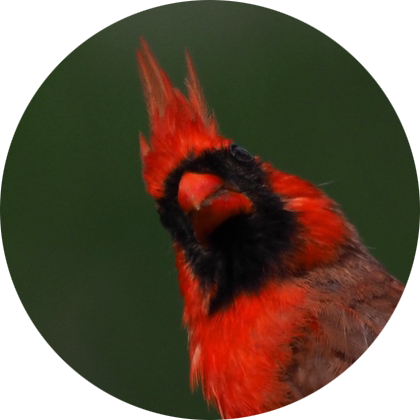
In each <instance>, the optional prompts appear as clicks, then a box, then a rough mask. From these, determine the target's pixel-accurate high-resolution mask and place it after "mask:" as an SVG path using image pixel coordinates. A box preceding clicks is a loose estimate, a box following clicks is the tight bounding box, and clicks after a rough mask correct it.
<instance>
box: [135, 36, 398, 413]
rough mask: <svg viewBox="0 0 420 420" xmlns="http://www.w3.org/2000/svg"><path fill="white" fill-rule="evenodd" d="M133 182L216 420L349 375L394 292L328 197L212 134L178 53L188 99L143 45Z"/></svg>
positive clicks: (278, 403)
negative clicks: (167, 260)
mask: <svg viewBox="0 0 420 420" xmlns="http://www.w3.org/2000/svg"><path fill="white" fill-rule="evenodd" d="M138 60H139V67H140V75H141V79H142V83H143V89H144V94H145V98H146V103H147V107H148V111H149V117H150V124H151V142H150V145H149V144H148V143H147V142H146V140H145V138H144V137H143V136H140V147H141V156H142V160H143V176H144V180H145V183H146V187H147V190H148V192H149V193H150V194H151V196H152V197H153V198H154V199H155V200H156V203H157V209H158V212H159V214H160V219H161V222H162V224H163V226H164V227H165V228H166V229H167V230H168V231H169V233H170V234H171V236H172V239H173V241H174V250H175V254H176V266H177V269H178V280H179V285H180V291H181V294H182V296H183V298H184V314H183V322H184V324H185V326H186V328H187V330H188V338H189V352H190V363H191V371H190V375H191V376H190V380H191V386H192V387H193V386H194V385H195V384H196V383H197V382H200V383H201V386H202V389H203V393H204V396H205V398H206V399H207V401H209V402H213V403H215V404H216V406H217V408H218V410H219V412H220V414H221V416H222V417H224V418H235V417H244V416H248V415H253V414H259V413H262V412H265V411H269V410H272V409H275V408H279V407H282V406H284V405H286V404H289V403H292V402H294V401H297V400H299V399H300V398H302V397H304V396H306V395H309V394H310V393H312V392H314V391H316V390H317V389H319V388H320V387H322V386H324V385H325V384H327V383H328V382H330V381H331V380H333V379H334V378H336V377H337V376H338V375H339V374H340V373H342V372H343V371H344V370H345V369H347V368H348V367H349V366H350V365H351V364H352V363H354V361H355V360H357V358H358V357H360V355H361V354H362V353H363V352H364V351H365V350H366V349H367V348H368V347H369V345H370V344H371V343H372V342H373V340H374V339H375V338H376V337H377V335H378V334H379V333H380V331H381V330H382V328H383V327H384V325H385V324H386V322H387V321H388V319H389V317H390V316H391V314H392V312H393V310H394V309H395V307H396V305H397V303H398V300H399V298H400V296H401V294H402V292H403V286H402V285H401V284H400V283H399V282H397V281H396V280H395V279H394V278H393V277H392V276H390V275H389V274H388V273H387V272H386V271H385V270H384V268H383V267H382V266H381V265H380V264H379V263H378V262H377V261H376V260H375V259H374V258H373V257H372V256H371V255H370V254H369V253H368V252H367V250H366V248H365V247H364V246H363V245H362V244H361V242H360V240H359V237H358V235H357V232H356V230H355V228H354V227H353V226H352V225H351V224H350V223H349V222H348V221H347V220H346V219H345V217H344V216H343V214H342V212H341V211H340V209H339V207H338V205H337V204H336V203H335V202H334V201H333V200H331V199H330V198H328V197H327V196H326V195H325V194H324V193H323V192H322V191H320V190H319V189H318V188H316V187H315V186H313V185H312V184H310V183H308V182H306V181H304V180H302V179H300V178H298V177H296V176H294V175H289V174H286V173H283V172H280V171H278V170H276V169H274V168H273V167H272V166H271V165H270V164H268V163H264V162H262V161H261V160H260V159H259V158H258V157H253V156H251V155H250V154H249V153H248V152H247V151H246V150H244V149H242V148H240V147H238V146H236V145H234V144H233V142H232V141H231V140H229V139H225V138H224V137H222V136H220V135H219V134H218V132H217V125H216V122H215V120H214V118H213V117H209V116H208V112H207V108H206V106H205V102H204V98H203V94H202V91H201V88H200V86H199V83H198V80H197V76H196V74H195V71H194V69H193V66H192V63H191V60H190V58H189V56H188V54H187V69H188V76H187V88H188V98H186V97H184V96H183V95H182V94H181V93H180V92H179V91H178V90H177V89H174V88H173V87H172V85H171V84H170V82H169V80H168V78H167V76H166V75H165V73H164V72H163V70H162V69H161V68H160V66H159V64H158V63H157V61H156V59H155V58H154V57H153V55H152V54H151V52H150V50H149V48H148V46H147V44H146V42H145V41H144V40H142V51H139V52H138Z"/></svg>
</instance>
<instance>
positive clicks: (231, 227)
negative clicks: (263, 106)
mask: <svg viewBox="0 0 420 420" xmlns="http://www.w3.org/2000/svg"><path fill="white" fill-rule="evenodd" d="M239 152H240V153H238V148H236V146H233V147H231V148H226V149H221V150H217V151H208V152H205V153H203V154H202V155H200V156H198V157H196V158H191V159H186V160H184V161H183V162H182V163H181V165H180V166H179V167H178V168H176V169H175V170H174V171H173V172H171V173H170V174H169V176H168V178H167V180H166V183H165V195H164V197H163V198H161V199H159V200H158V201H157V204H158V211H159V215H160V219H161V222H162V224H163V226H164V227H165V228H166V229H167V230H168V231H169V233H170V234H171V236H172V239H173V240H174V241H175V242H176V243H178V244H179V245H180V246H181V247H182V248H183V249H184V251H185V255H186V258H187V261H188V263H189V264H190V266H191V269H192V270H193V272H194V274H195V275H196V276H197V277H198V278H199V281H200V286H201V288H202V289H203V291H204V292H209V291H214V290H216V292H215V294H214V295H213V296H212V299H211V301H210V307H209V314H214V313H215V312H218V311H220V310H223V309H224V308H226V307H228V306H229V305H230V304H231V303H232V302H233V299H234V298H235V296H237V295H239V294H241V293H247V294H250V293H258V292H259V291H260V290H261V288H262V287H264V284H265V283H266V280H267V278H268V273H270V274H273V273H274V274H281V270H282V266H281V256H282V254H284V252H285V251H287V250H288V249H289V248H290V245H291V237H292V235H293V233H294V232H295V230H296V221H295V217H294V214H293V213H291V212H289V211H287V210H285V209H284V207H283V203H282V201H281V199H280V197H279V196H278V195H277V194H275V193H274V192H273V191H272V190H271V188H270V186H269V185H268V182H267V179H266V175H265V173H264V171H263V170H262V169H261V165H260V163H259V162H258V161H256V160H254V159H253V158H250V159H245V158H244V157H246V156H245V155H244V153H243V152H246V151H244V149H240V151H239ZM186 171H190V172H197V173H208V174H214V175H217V176H219V177H221V178H222V179H224V180H226V181H228V182H229V183H231V184H232V183H233V184H234V185H236V187H237V188H238V190H239V191H241V192H242V193H244V194H245V195H246V196H247V197H248V198H249V199H250V200H251V201H252V203H253V206H254V212H253V213H252V214H250V215H244V214H241V215H238V216H234V217H231V218H230V219H228V220H226V221H225V222H224V223H222V224H221V225H220V226H219V227H218V228H217V229H216V230H215V231H214V232H213V233H212V234H211V235H210V236H209V238H208V243H207V244H206V246H205V247H203V246H202V245H200V244H199V243H198V241H197V239H196V237H195V234H194V230H193V227H192V225H191V221H190V219H189V216H188V215H186V214H184V213H183V211H182V210H181V209H180V207H179V205H178V201H177V195H178V185H179V182H180V180H181V177H182V175H183V174H184V172H186ZM273 270H275V271H273Z"/></svg>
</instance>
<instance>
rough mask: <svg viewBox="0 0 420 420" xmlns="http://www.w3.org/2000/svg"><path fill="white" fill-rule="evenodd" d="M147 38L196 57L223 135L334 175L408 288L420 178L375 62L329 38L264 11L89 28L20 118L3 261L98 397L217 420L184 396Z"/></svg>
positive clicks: (46, 332)
mask: <svg viewBox="0 0 420 420" xmlns="http://www.w3.org/2000/svg"><path fill="white" fill-rule="evenodd" d="M140 35H144V36H145V38H146V39H147V41H148V42H149V44H150V45H151V47H152V49H153V50H154V52H155V54H156V55H157V56H158V58H159V60H160V62H161V64H162V66H163V67H164V68H165V69H166V70H167V73H168V74H169V77H170V78H171V79H172V81H173V82H174V84H175V85H177V86H179V87H182V88H183V78H184V75H185V72H186V70H185V62H184V49H185V47H188V49H189V50H190V52H191V55H192V57H193V60H194V62H195V64H196V67H197V71H198V74H199V77H200V79H201V81H202V84H203V87H204V91H205V95H206V98H207V101H208V103H209V106H210V108H212V109H215V111H216V115H217V118H218V121H219V124H220V128H221V132H222V133H223V134H225V135H226V136H228V137H230V138H233V139H234V140H235V141H236V142H237V143H238V144H240V145H242V146H244V147H246V148H248V149H249V150H250V151H251V152H252V153H255V154H258V155H260V156H261V157H262V158H263V159H266V160H269V161H271V162H272V163H274V164H275V165H276V166H277V167H278V168H281V169H283V170H284V171H288V172H292V173H295V174H298V175H300V176H302V177H304V178H306V179H308V180H310V181H312V182H314V183H315V184H322V183H326V182H329V181H334V182H332V183H331V184H329V185H326V186H325V187H324V189H325V191H326V192H327V193H328V194H329V195H330V196H332V197H333V198H334V199H336V200H337V201H338V202H339V203H340V204H341V205H342V207H343V209H344V211H345V213H346V214H347V216H348V218H349V219H350V220H351V221H352V222H353V223H354V224H355V225H356V226H357V228H358V229H359V232H360V234H361V236H362V237H363V239H364V241H365V243H366V245H367V246H369V247H370V248H371V250H372V253H373V254H374V255H375V256H376V257H377V258H378V259H379V260H380V261H381V262H382V263H383V264H384V265H385V266H386V267H387V268H388V270H389V271H390V272H391V273H392V274H394V275H396V276H397V277H398V278H400V279H401V280H402V281H403V282H405V281H406V280H407V278H408V275H409V272H410V269H411V264H412V261H413V257H414V252H415V246H416V240H417V233H418V214H419V212H418V210H419V209H418V204H419V203H418V185H417V179H416V172H415V167H414V163H413V159H412V155H411V152H410V148H409V145H408V142H407V139H406V137H405V134H404V132H403V129H402V127H401V124H400V122H399V120H398V117H397V115H396V114H395V112H394V110H393V108H392V106H391V105H390V103H389V102H388V100H387V98H386V97H385V95H384V93H383V92H382V91H381V89H380V88H379V86H378V85H377V84H376V83H375V81H374V80H373V79H372V78H371V76H370V75H369V74H368V73H367V72H366V70H365V69H364V68H363V67H362V66H361V65H360V64H359V63H358V62H357V61H356V60H355V59H354V58H353V57H352V56H350V55H349V54H348V53H347V52H346V51H345V50H343V49H342V48H341V47H340V46H339V45H337V44H336V43H335V42H334V41H332V40H331V39H329V38H328V37H327V36H325V35H323V34H322V33H320V32H318V31H317V30H315V29H313V28H311V27H310V26H307V25H306V24H304V23H302V22H299V21H297V20H295V19H292V18H290V17H288V16H286V15H282V14H280V13H277V12H274V11H270V10H267V9H263V8H259V7H255V6H250V5H244V4H238V3H228V2H209V1H207V2H191V3H183V4H175V5H171V6H165V7H161V8H157V9H153V10H150V11H147V12H143V13H141V14H138V15H135V16H131V17H129V18H127V19H125V20H123V21H120V22H118V23H116V24H114V25H112V26H111V27H109V28H107V29H105V30H103V31H102V32H100V33H99V34H97V35H95V36H93V37H92V38H91V39H89V40H88V41H86V42H85V43H84V44H83V45H81V46H80V47H79V48H77V49H76V50H75V51H74V52H73V53H71V54H70V55H69V56H68V57H67V58H66V59H65V60H64V61H63V62H62V63H60V65H59V66H58V67H57V68H56V69H55V70H54V71H53V72H52V73H51V75H50V76H49V77H48V79H47V80H46V81H45V83H44V84H43V85H42V86H41V88H40V89H39V91H38V92H37V94H36V95H35V97H34V98H33V100H32V101H31V103H30V104H29V106H28V108H27V110H26V112H25V114H24V116H23V118H22V120H21V122H20V124H19V127H18V129H17V131H16V135H15V137H14V139H13V143H12V146H11V148H10V152H9V155H8V158H7V163H6V169H5V173H4V178H3V186H2V201H1V216H2V234H3V240H4V246H5V252H6V257H7V262H8V265H9V268H10V272H11V274H12V278H13V281H14V283H15V285H16V289H17V291H18V293H19V296H20V298H21V300H22V302H23V304H24V306H25V309H26V310H27V311H28V313H29V315H30V317H31V318H32V320H33V322H34V324H35V325H36V327H37V328H38V330H39V331H40V333H41V334H42V335H43V336H44V337H45V339H46V340H47V341H48V343H49V344H50V345H51V346H52V347H53V348H54V350H55V351H56V352H57V353H58V354H59V355H60V356H61V357H62V358H63V359H64V360H65V361H66V362H67V363H68V364H69V365H70V366H71V367H73V368H74V369H75V370H76V371H77V372H79V373H80V374H81V375H83V376H84V377H85V378H86V379H88V380H89V381H91V382H92V383H94V384H95V385H97V386H99V387H100V388H102V389H103V390H105V391H107V392H109V393H110V394H112V395H114V396H116V397H118V398H120V399H122V400H124V401H127V402H129V403H131V404H134V405H137V406H139V407H142V408H145V409H148V410H152V411H156V412H159V413H164V414H169V415H172V416H180V417H191V418H215V417H217V413H216V412H215V411H213V410H210V411H208V409H207V407H206V404H205V403H204V401H203V399H202V397H201V393H200V392H196V393H195V394H194V395H191V393H190V390H189V387H188V356H187V339H186V334H185V332H184V331H183V329H182V326H181V313H182V301H181V298H180V296H179V291H178V285H177V281H176V271H175V268H174V262H173V256H172V251H171V243H170V240H169V237H168V235H167V234H166V232H165V231H164V230H163V228H161V226H160V225H159V221H158V217H157V215H156V213H155V210H154V205H153V202H152V200H151V199H150V198H149V197H148V196H147V195H146V193H145V190H144V186H143V182H142V179H141V165H140V161H139V157H138V140H137V138H138V131H139V130H142V131H143V132H146V133H147V132H148V121H147V114H146V111H145V108H144V102H143V98H142V94H141V87H140V83H139V80H138V73H137V65H136V60H135V50H136V47H137V45H138V39H139V36H140ZM372 53H374V51H373V52H372ZM28 351H30V349H28ZM69 398H70V399H71V397H69Z"/></svg>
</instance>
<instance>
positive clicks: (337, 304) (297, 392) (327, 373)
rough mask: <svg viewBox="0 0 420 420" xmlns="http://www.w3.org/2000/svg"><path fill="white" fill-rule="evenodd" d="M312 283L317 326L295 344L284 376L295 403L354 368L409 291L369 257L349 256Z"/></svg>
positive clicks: (308, 328) (309, 280)
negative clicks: (406, 291) (351, 367)
mask: <svg viewBox="0 0 420 420" xmlns="http://www.w3.org/2000/svg"><path fill="white" fill-rule="evenodd" d="M306 284H307V286H308V287H310V288H311V289H313V294H312V295H313V296H314V300H313V301H312V302H311V305H310V306H311V307H313V308H316V309H315V310H312V311H311V312H310V314H309V316H308V318H309V319H310V322H311V325H308V326H306V327H304V330H303V331H302V335H301V336H299V337H296V338H295V339H294V340H293V342H292V343H291V349H292V352H293V361H292V363H291V364H290V365H289V368H288V369H286V370H285V371H284V372H282V373H281V375H280V380H282V381H285V382H286V383H288V384H289V386H290V395H289V397H290V400H291V401H293V400H297V399H300V398H302V397H304V396H306V395H309V394H311V393H312V392H314V391H316V390H318V389H319V388H321V387H322V386H324V385H326V384H327V383H329V382H330V381H332V380H333V379H335V378H336V377H337V376H338V375H340V374H341V373H342V372H344V371H345V370H346V369H347V368H348V367H349V366H351V365H352V364H353V363H354V362H355V361H356V360H357V359H358V358H359V357H360V356H361V355H362V354H363V353H364V352H365V351H366V349H367V348H368V347H369V346H370V345H371V344H372V342H373V341H374V340H375V338H376V337H377V336H378V334H379V333H380V332H381V330H382V329H383V327H384V326H385V324H386V323H387V321H388V320H389V318H390V316H391V315H392V313H393V311H394V309H395V307H396V305H397V303H398V301H399V299H400V297H401V294H402V292H403V290H404V286H403V285H402V284H400V283H399V282H398V281H397V280H395V279H394V278H393V277H392V276H390V275H389V274H388V273H386V272H385V271H384V270H383V268H382V267H380V265H379V264H378V263H377V262H376V261H375V260H374V259H373V258H372V257H370V256H369V255H368V254H366V253H362V255H357V254H356V255H355V254H354V253H349V254H348V255H346V256H345V257H344V258H343V259H342V260H341V261H340V267H339V268H335V267H329V268H323V269H320V270H317V271H315V272H314V273H311V275H310V277H309V278H307V279H306ZM320 291H321V292H320Z"/></svg>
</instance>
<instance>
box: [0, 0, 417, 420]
mask: <svg viewBox="0 0 420 420" xmlns="http://www.w3.org/2000/svg"><path fill="white" fill-rule="evenodd" d="M168 3H173V2H162V1H143V2H138V1H119V2H98V1H93V0H84V1H80V0H73V1H72V2H57V1H51V0H48V1H46V0H38V1H36V2H30V1H28V0H25V1H15V2H8V3H7V6H6V3H5V4H4V5H2V13H1V16H2V19H1V20H2V23H1V25H0V30H1V40H2V53H1V61H2V64H1V67H0V68H1V78H0V79H1V113H0V115H1V124H0V129H1V137H0V139H1V142H0V157H1V160H0V162H1V163H2V165H4V161H5V157H6V154H7V151H8V147H9V145H10V141H11V139H12V137H13V134H14V131H15V129H16V126H17V124H18V122H19V120H20V118H21V116H22V114H23V112H24V111H25V108H26V106H27V104H28V103H29V101H30V100H31V98H32V96H33V95H34V94H35V92H36V90H37V89H38V87H39V86H40V84H41V83H42V82H43V81H44V80H45V79H46V78H47V77H48V75H49V73H50V72H51V71H52V70H53V69H54V68H55V67H56V65H57V64H58V63H59V62H60V61H61V60H62V59H63V58H65V57H66V56H67V55H68V54H69V53H70V52H71V51H73V50H74V49H75V48H76V47H77V46H78V45H80V44H81V43H82V42H83V41H85V40H86V39H87V38H89V37H90V36H92V35H93V34H95V33H97V32H98V31H100V30H102V29H103V28H105V27H106V26H108V25H110V24H112V23H114V22H116V21H118V20H120V19H122V18H124V17H127V16H129V15H131V14H134V13H137V12H139V11H141V10H145V9H149V8H151V7H155V6H159V5H163V4H168ZM248 3H252V4H258V5H261V6H266V7H270V8H272V9H276V10H279V11H282V12H283V13H286V14H289V15H291V16H293V17H296V18H297V19H299V20H302V21H303V22H306V23H308V24H310V25H311V26H314V27H315V28H317V29H319V30H321V31H322V32H323V33H325V34H327V35H328V36H330V37H331V38H332V39H334V40H335V41H337V42H338V43H339V44H340V45H341V46H343V47H344V48H346V49H347V51H349V52H350V53H351V54H352V55H353V56H354V57H356V58H357V59H358V60H359V61H360V62H361V63H362V64H363V65H364V67H365V68H366V69H367V70H368V71H369V72H370V73H371V74H372V76H373V77H374V78H375V80H376V81H377V82H378V83H379V85H380V86H381V88H382V89H383V90H384V92H385V93H386V95H387V96H388V98H389V100H390V101H391V103H392V104H393V106H394V108H395V109H396V111H397V113H398V115H399V118H400V120H401V122H402V124H403V126H404V129H405V131H406V134H407V136H408V138H409V140H410V143H411V147H412V150H413V153H414V155H415V158H416V161H417V164H418V159H419V142H418V139H419V125H418V118H419V116H418V115H419V106H418V98H419V94H420V92H419V83H418V78H419V75H420V68H419V60H418V39H420V35H419V29H418V5H417V4H416V2H414V1H407V0H403V1H399V2H395V1H393V2H390V1H381V2H379V1H366V0H365V1H360V0H352V1H336V0H335V1H331V0H329V1H327V0H317V1H306V0H305V1H303V0H299V1H296V0H290V1H258V2H257V1H253V2H248ZM416 117H417V118H416ZM401 188H404V186H403V185H402V186H401ZM396 246H398V244H396ZM0 269H1V282H0V288H1V290H0V299H1V300H0V322H1V335H0V337H1V338H0V339H1V345H0V352H1V353H0V363H1V366H0V381H1V382H0V385H1V394H0V395H1V404H0V417H1V418H4V419H8V420H15V419H27V418H30V419H32V418H42V419H44V420H49V419H51V420H52V419H54V420H56V419H60V420H65V419H72V420H73V419H75V418H77V419H92V418H100V419H103V420H106V419H115V418H122V419H124V420H130V419H138V418H139V416H144V417H146V418H158V417H159V416H158V415H156V414H153V413H149V412H146V411H144V410H139V409H138V408H136V407H133V406H130V405H129V404H126V403H123V402H121V401H120V400H118V399H116V398H113V397H110V396H109V395H108V394H106V393H104V392H103V391H101V390H99V389H98V388H96V387H95V386H93V385H91V384H90V383H89V382H88V381H86V380H84V379H83V378H82V377H80V376H79V375H78V374H77V373H75V372H74V371H73V370H72V369H70V368H69V367H68V366H67V365H66V364H65V363H64V362H63V361H62V360H61V359H60V358H59V357H58V356H57V355H56V354H55V352H54V351H53V350H52V349H51V348H50V347H49V345H48V344H47V343H46V342H45V341H44V340H43V338H42V337H41V336H40V335H39V333H38V332H37V330H36V329H35V328H34V326H33V325H32V323H31V321H30V319H29V317H28V316H27V314H26V312H25V311H24V309H23V307H22V305H21V303H20V301H19V299H18V297H17V295H16V292H15V290H14V287H13V284H12V282H11V281H10V275H9V272H8V269H7V266H6V263H5V260H4V255H3V253H1V257H0ZM418 278H419V258H416V262H415V265H414V268H413V272H412V275H411V278H410V282H409V285H408V287H407V291H406V293H405V295H404V297H403V299H402V301H401V304H400V306H399V308H398V310H397V311H396V313H395V315H394V316H393V318H392V319H391V321H390V323H389V324H388V327H387V328H386V330H385V331H384V332H383V334H382V335H381V336H380V337H379V338H378V340H377V342H376V343H375V344H374V346H373V347H372V349H370V351H368V352H367V353H366V355H364V356H363V357H362V358H361V360H360V361H358V363H357V364H356V365H355V366H354V367H353V368H352V369H349V371H348V372H346V373H345V374H343V375H342V376H341V377H339V378H338V379H337V380H336V381H335V382H334V383H333V384H331V385H330V386H327V387H325V388H323V389H322V390H320V391H318V392H317V393H316V394H314V395H313V396H311V397H308V398H305V399H304V400H303V401H301V402H300V403H299V404H296V405H292V406H289V407H285V408H284V409H282V410H281V411H280V412H273V413H268V414H264V415H263V416H264V417H265V418H269V417H271V418H273V419H274V418H277V416H281V418H282V419H283V420H287V419H294V420H295V419H301V418H305V416H307V418H310V419H322V420H329V419H331V420H336V419H337V418H340V420H343V419H351V420H354V419H355V418H362V419H369V418H380V419H395V418H404V419H414V418H420V410H419V408H418V407H419V406H418V403H417V401H416V400H417V399H418V383H419V377H420V368H419V360H420V358H419V356H418V352H419V346H418V344H419V339H418V336H419V333H418V331H419V327H418V325H417V322H416V321H417V319H416V317H417V318H418V311H417V310H416V309H417V307H418V305H417V300H418V296H420V293H419V282H418ZM28 349H30V350H28ZM411 378H412V380H410V379H411Z"/></svg>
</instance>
